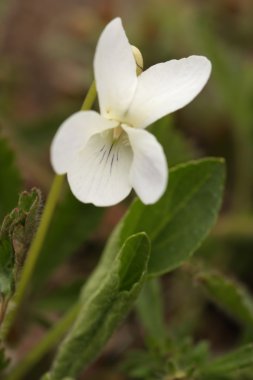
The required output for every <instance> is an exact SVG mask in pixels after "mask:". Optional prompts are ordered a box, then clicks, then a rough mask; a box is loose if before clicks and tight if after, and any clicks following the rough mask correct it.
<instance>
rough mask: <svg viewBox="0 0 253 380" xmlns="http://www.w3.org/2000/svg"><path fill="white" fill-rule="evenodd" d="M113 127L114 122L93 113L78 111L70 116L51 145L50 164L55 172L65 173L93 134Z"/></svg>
mask: <svg viewBox="0 0 253 380" xmlns="http://www.w3.org/2000/svg"><path fill="white" fill-rule="evenodd" d="M114 126H115V122H112V121H110V120H107V119H105V118H103V117H102V116H100V115H99V114H98V113H96V112H94V111H79V112H76V113H75V114H73V115H72V116H70V117H69V118H68V119H67V120H65V121H64V122H63V123H62V125H61V126H60V127H59V129H58V131H57V132H56V135H55V137H54V139H53V142H52V145H51V151H50V153H51V163H52V166H53V168H54V170H55V172H56V173H57V174H64V173H66V172H67V171H68V168H69V165H70V164H71V162H72V160H73V158H74V156H75V154H76V152H77V151H78V150H79V149H81V148H82V147H83V146H85V144H86V143H87V141H88V139H89V138H90V137H91V136H92V135H93V134H95V133H98V132H102V131H104V130H106V129H110V128H113V127H114Z"/></svg>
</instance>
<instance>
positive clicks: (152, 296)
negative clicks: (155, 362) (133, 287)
mask: <svg viewBox="0 0 253 380" xmlns="http://www.w3.org/2000/svg"><path fill="white" fill-rule="evenodd" d="M136 310H137V313H138V316H139V319H140V321H141V323H142V325H143V327H144V329H145V333H146V334H145V335H147V337H148V338H149V339H150V338H151V339H152V342H154V343H155V345H158V346H159V347H160V348H161V349H163V347H164V345H165V343H166V340H167V335H168V334H167V329H166V324H165V320H164V305H163V299H162V294H161V284H160V282H159V279H157V278H152V279H149V280H148V281H146V282H145V284H144V286H143V288H142V291H141V293H140V296H139V297H138V300H137V302H136Z"/></svg>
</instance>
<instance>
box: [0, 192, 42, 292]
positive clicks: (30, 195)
mask: <svg viewBox="0 0 253 380" xmlns="http://www.w3.org/2000/svg"><path fill="white" fill-rule="evenodd" d="M41 203H42V201H41V193H40V191H39V190H38V189H32V190H31V191H30V192H27V191H24V192H22V193H21V194H20V196H19V200H18V206H17V207H16V208H15V209H13V210H12V211H11V212H10V213H9V214H7V215H6V216H5V218H4V220H3V223H2V225H1V227H0V293H1V296H2V297H10V296H11V295H12V294H13V292H14V290H15V283H16V281H17V279H18V277H19V274H20V272H21V270H22V267H23V263H24V260H25V257H26V253H27V251H28V248H29V246H30V243H31V241H32V238H33V235H34V233H35V231H36V228H37V224H38V220H39V216H40V212H41V207H42V206H41Z"/></svg>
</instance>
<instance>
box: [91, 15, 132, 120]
mask: <svg viewBox="0 0 253 380" xmlns="http://www.w3.org/2000/svg"><path fill="white" fill-rule="evenodd" d="M94 70H95V79H96V86H97V90H98V99H99V105H100V112H101V114H102V115H103V116H105V117H107V118H111V119H120V116H121V115H123V114H124V112H125V111H126V110H127V109H128V106H129V104H130V102H131V100H132V98H133V95H134V92H135V89H136V85H137V75H136V63H135V59H134V56H133V52H132V48H131V45H130V44H129V42H128V39H127V37H126V34H125V31H124V29H123V27H122V23H121V19H120V18H116V19H114V20H113V21H111V22H110V23H109V24H108V25H107V26H106V27H105V29H104V31H103V32H102V34H101V36H100V38H99V41H98V44H97V49H96V54H95V59H94Z"/></svg>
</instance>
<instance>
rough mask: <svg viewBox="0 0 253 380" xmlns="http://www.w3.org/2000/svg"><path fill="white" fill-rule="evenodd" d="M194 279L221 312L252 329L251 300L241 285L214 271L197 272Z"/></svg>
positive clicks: (252, 312) (252, 306) (252, 313)
mask: <svg viewBox="0 0 253 380" xmlns="http://www.w3.org/2000/svg"><path fill="white" fill-rule="evenodd" d="M196 279H197V283H198V284H199V285H200V286H201V287H202V288H203V289H204V291H205V293H206V295H207V296H208V297H209V298H210V299H211V300H212V301H213V302H215V303H216V304H217V305H218V306H219V307H220V308H221V309H222V310H224V311H225V312H226V313H227V314H229V315H230V316H231V317H232V318H234V319H235V320H237V321H238V322H240V323H241V324H243V325H246V326H248V327H249V328H251V329H252V328H253V299H252V297H251V295H250V293H249V292H248V290H247V289H246V288H245V287H244V286H243V285H242V284H240V283H239V282H238V281H235V280H232V279H230V278H227V277H226V276H225V275H223V274H221V273H218V272H215V271H202V272H199V273H197V275H196Z"/></svg>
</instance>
